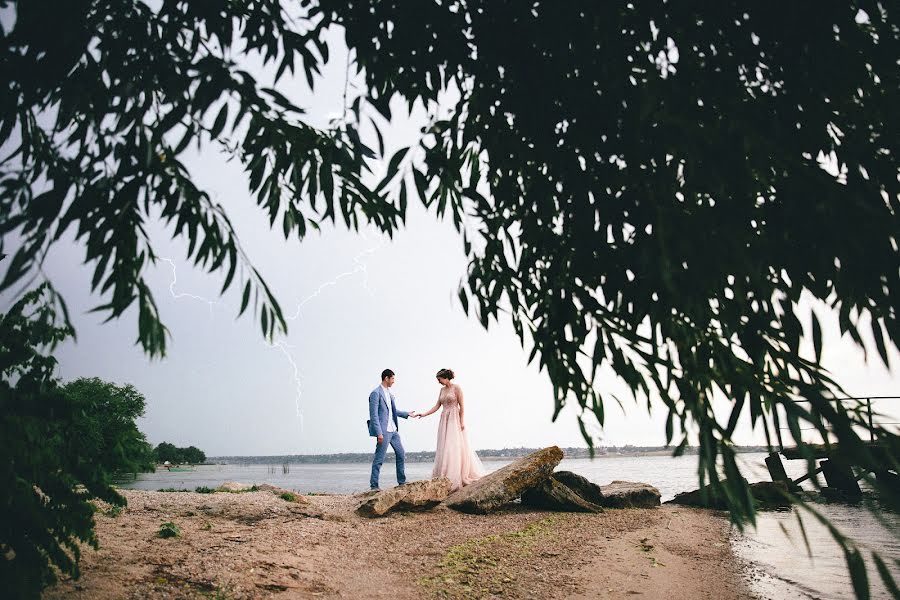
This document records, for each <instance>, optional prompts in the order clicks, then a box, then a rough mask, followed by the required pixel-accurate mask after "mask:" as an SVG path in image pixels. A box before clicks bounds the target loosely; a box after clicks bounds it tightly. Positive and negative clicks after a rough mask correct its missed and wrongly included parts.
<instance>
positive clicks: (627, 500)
mask: <svg viewBox="0 0 900 600" xmlns="http://www.w3.org/2000/svg"><path fill="white" fill-rule="evenodd" d="M600 491H601V492H602V493H603V506H605V507H607V508H653V507H654V506H659V496H660V494H659V490H658V489H656V488H655V487H653V486H652V485H650V484H648V483H637V482H633V481H613V482H612V483H610V484H609V485H601V486H600Z"/></svg>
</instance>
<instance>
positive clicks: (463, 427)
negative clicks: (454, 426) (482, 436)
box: [459, 423, 466, 431]
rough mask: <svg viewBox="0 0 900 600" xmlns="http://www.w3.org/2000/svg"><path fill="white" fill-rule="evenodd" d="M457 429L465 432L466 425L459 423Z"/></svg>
mask: <svg viewBox="0 0 900 600" xmlns="http://www.w3.org/2000/svg"><path fill="white" fill-rule="evenodd" d="M459 428H460V429H462V430H463V431H465V430H466V424H465V423H460V424H459Z"/></svg>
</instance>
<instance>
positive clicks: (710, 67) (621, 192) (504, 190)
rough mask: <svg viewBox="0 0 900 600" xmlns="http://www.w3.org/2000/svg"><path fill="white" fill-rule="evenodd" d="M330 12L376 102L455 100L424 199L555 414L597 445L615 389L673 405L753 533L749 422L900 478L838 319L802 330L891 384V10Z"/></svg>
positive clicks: (714, 481)
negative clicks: (591, 426)
mask: <svg viewBox="0 0 900 600" xmlns="http://www.w3.org/2000/svg"><path fill="white" fill-rule="evenodd" d="M323 5H325V6H326V7H327V9H328V12H329V13H330V14H331V15H332V16H333V18H334V19H335V21H336V22H338V23H340V24H341V25H342V26H343V27H344V28H345V29H346V39H347V44H348V46H349V47H350V48H351V49H354V50H355V51H356V53H357V56H358V57H359V61H360V62H361V63H362V64H363V65H364V67H365V69H366V82H367V87H368V89H369V90H373V91H377V95H378V96H379V97H387V98H391V97H394V96H397V97H401V98H403V99H404V100H406V101H407V102H409V103H410V104H412V103H413V102H415V101H416V100H422V101H424V102H428V101H434V99H435V98H437V96H438V94H439V93H441V92H442V91H445V90H448V89H455V90H457V91H458V92H459V95H460V99H459V101H458V103H457V104H456V105H455V107H454V108H453V109H452V110H451V111H450V114H449V116H448V117H447V118H443V119H441V120H437V121H435V122H434V123H432V125H431V126H430V128H428V129H427V130H426V131H425V135H424V137H423V140H422V142H421V147H422V150H423V151H424V153H425V160H424V164H422V165H418V166H417V168H416V172H414V173H413V174H412V175H413V179H414V181H415V183H416V187H417V189H418V191H419V194H420V196H421V198H422V200H423V201H424V202H425V203H426V204H427V205H436V206H437V212H438V214H443V213H444V212H445V211H449V212H450V213H451V214H452V215H453V217H454V220H455V222H456V223H457V226H458V227H459V224H460V223H461V222H462V221H463V220H464V219H465V218H468V219H469V220H470V221H471V222H472V223H474V226H473V227H471V228H467V231H466V238H465V239H464V244H465V249H466V252H467V253H469V254H470V257H471V263H470V268H469V274H468V280H467V281H466V284H465V286H462V287H461V289H460V292H459V296H460V301H461V303H462V305H463V307H464V309H466V310H467V311H468V309H469V305H470V303H473V302H472V299H474V308H475V310H476V312H477V314H478V317H479V319H480V320H481V322H482V323H483V324H484V325H485V327H487V326H488V324H489V322H490V320H491V319H492V318H493V319H496V318H498V316H499V314H500V313H501V312H502V313H505V314H507V315H508V316H509V318H510V319H511V320H512V323H513V325H514V327H515V329H516V331H517V333H518V335H519V337H520V339H521V340H522V343H523V347H524V346H525V344H526V337H527V338H529V339H528V342H529V343H530V345H532V348H533V349H532V351H531V358H532V359H534V358H538V361H539V364H540V365H541V367H542V368H546V370H547V372H548V374H549V376H550V378H551V380H552V382H553V385H554V390H555V403H556V413H555V414H559V411H560V410H561V409H562V407H563V406H564V405H565V404H566V403H567V402H570V401H572V400H574V401H576V402H577V403H578V405H579V406H580V407H581V409H582V411H583V413H582V414H593V416H594V417H595V418H596V420H597V421H598V422H599V423H600V425H602V424H603V423H604V418H605V408H606V405H607V404H608V402H609V400H615V401H617V402H619V403H620V404H621V402H620V400H619V399H618V398H615V397H614V396H612V394H611V393H610V392H608V391H606V390H604V389H603V387H601V383H600V379H598V377H600V375H601V374H603V373H604V372H608V371H612V372H614V373H615V374H616V375H617V376H618V377H619V378H620V379H621V380H622V381H623V382H624V383H625V384H626V385H627V387H628V388H629V389H630V390H631V393H632V394H633V396H634V398H635V399H636V400H644V401H646V402H647V405H648V409H649V407H650V404H651V402H657V401H659V402H661V403H663V404H664V405H665V407H666V408H667V411H668V421H667V425H666V436H667V441H668V442H669V443H673V444H677V447H676V451H675V452H676V454H679V453H681V452H682V451H683V450H684V448H685V447H686V445H687V444H688V441H689V436H690V435H692V434H696V435H698V436H699V442H700V457H701V460H700V473H699V475H700V484H701V486H703V484H704V483H705V482H706V481H709V482H710V486H709V491H710V493H712V494H713V495H715V496H716V497H718V498H723V499H724V500H725V501H726V504H727V505H728V507H729V508H730V509H731V513H732V516H733V518H734V519H735V521H736V522H737V523H738V524H740V523H741V522H742V521H743V520H745V519H750V520H752V519H753V514H754V509H753V500H752V496H751V494H750V493H749V490H748V488H747V485H746V482H745V481H744V479H743V477H742V476H741V473H740V469H739V468H738V464H737V461H736V458H735V451H734V447H733V443H732V441H731V440H732V436H733V434H734V432H735V428H736V427H737V425H738V423H739V422H740V421H741V420H742V419H744V418H747V417H748V416H749V418H750V420H751V421H752V423H753V425H754V427H755V428H759V429H762V430H763V431H764V432H765V435H766V438H767V440H768V443H769V447H770V448H771V447H777V446H779V445H781V444H783V443H784V440H783V436H782V432H783V431H784V432H785V436H784V437H785V438H787V432H789V433H790V437H791V438H793V441H794V442H795V443H798V444H801V445H802V440H803V436H802V431H803V430H806V429H815V430H816V431H817V432H818V433H819V434H820V435H821V436H822V437H823V438H824V439H826V440H828V441H829V442H830V443H834V442H836V443H838V444H840V447H841V452H842V456H844V457H846V458H847V459H848V460H849V461H850V462H851V463H852V464H854V465H856V466H858V467H861V468H862V469H863V470H864V471H879V470H885V469H889V470H893V471H894V472H895V473H896V472H900V463H898V457H900V453H898V450H900V439H898V437H897V435H896V434H895V433H893V431H890V430H886V429H885V428H884V427H882V426H880V425H878V424H877V422H876V423H875V424H874V425H871V424H870V423H868V422H867V421H866V420H865V419H864V418H863V416H862V411H861V410H860V408H859V407H858V406H857V407H854V406H852V405H851V406H849V407H848V406H847V405H844V404H841V403H835V402H833V401H832V400H833V399H834V398H835V397H836V396H838V395H841V390H840V388H839V386H838V385H837V384H836V383H835V381H834V380H833V379H832V378H831V376H830V375H829V374H828V373H826V372H824V370H823V369H822V367H821V366H820V359H821V353H822V328H821V325H820V323H819V320H818V317H817V315H816V314H815V313H813V314H812V315H810V316H811V320H812V324H811V327H810V328H809V329H807V332H806V335H804V331H803V327H802V326H801V321H800V319H801V318H804V317H806V316H807V313H806V311H808V308H806V309H804V308H803V307H804V306H808V304H801V297H803V298H804V302H806V301H808V300H818V301H821V302H824V303H826V304H827V305H828V306H830V307H831V308H832V309H833V311H834V314H835V315H836V316H837V317H838V320H839V323H840V329H841V332H842V333H846V334H849V335H850V336H851V337H852V338H853V339H854V340H855V341H856V342H857V344H859V346H860V348H862V350H863V351H865V346H864V344H863V342H862V335H861V334H860V328H861V327H866V328H868V329H870V330H871V334H872V337H873V339H874V342H875V347H876V349H877V351H878V354H879V356H880V358H881V360H882V361H883V362H884V363H885V364H886V365H887V364H888V353H887V348H888V346H889V345H892V346H894V347H895V348H896V347H897V346H898V342H900V316H898V313H897V306H898V304H897V300H896V298H897V297H898V295H900V249H898V243H900V242H898V238H897V232H898V231H900V178H898V172H900V165H898V160H897V157H898V153H900V146H898V141H900V138H898V136H897V131H900V128H898V122H897V111H896V106H898V105H900V70H898V69H897V57H898V56H900V29H898V27H897V25H896V17H897V15H896V14H894V13H896V10H894V9H895V8H896V7H889V6H888V5H887V4H885V3H879V2H868V1H855V2H844V3H840V4H830V5H821V4H816V5H815V6H813V5H810V4H802V3H801V4H793V5H784V4H779V5H774V4H769V5H752V6H749V5H747V4H746V3H739V2H718V3H716V4H715V5H714V6H712V5H703V6H702V7H701V6H699V5H694V4H685V3H680V2H676V3H672V2H640V3H629V4H599V5H598V4H587V3H582V2H566V3H543V2H537V3H515V2H496V1H490V2H488V1H479V0H476V1H474V2H448V3H435V4H433V5H429V6H428V7H427V8H422V7H420V6H417V7H416V10H412V9H408V8H406V7H404V6H403V5H401V4H398V3H396V2H381V1H376V0H357V1H354V2H351V3H346V2H328V1H327V0H325V1H323ZM472 229H474V230H475V233H474V237H476V238H478V240H477V241H478V242H479V243H478V244H476V248H478V249H477V250H474V251H473V250H472V246H471V245H470V243H471V241H472V240H471V238H472V237H473V233H472ZM479 246H480V247H479ZM810 338H811V339H812V341H813V347H814V356H809V355H808V354H805V353H804V351H803V348H802V346H801V341H802V340H803V339H810ZM715 397H719V398H722V399H725V400H730V401H731V402H732V408H731V411H730V414H728V415H727V416H726V417H725V418H724V419H723V418H722V417H720V416H718V415H717V414H716V413H715V412H714V411H713V402H712V401H713V398H715ZM801 398H802V399H804V400H805V401H806V402H805V403H797V402H796V400H798V399H801ZM868 430H872V431H871V433H873V434H874V435H875V436H877V437H878V438H879V439H880V440H881V442H882V443H883V445H884V446H885V447H886V448H888V452H887V453H886V456H887V457H888V458H889V464H887V465H885V464H880V463H879V461H878V460H877V459H876V457H875V455H873V453H872V452H870V451H869V450H868V448H867V447H866V446H865V445H864V443H863V442H862V439H861V437H860V433H861V432H866V435H865V437H866V438H868V435H869V433H870V431H868ZM582 432H583V433H584V436H585V439H586V440H588V442H591V439H590V436H589V435H588V432H587V429H586V428H585V427H584V424H583V421H582ZM810 465H811V468H812V462H810ZM872 483H873V485H875V486H876V487H877V488H878V489H879V491H880V492H882V494H883V495H884V497H885V501H886V502H887V503H888V504H889V505H890V506H892V507H895V508H896V507H898V506H900V496H898V494H897V490H895V489H892V488H890V487H889V486H884V485H882V484H881V483H879V482H875V481H872ZM838 541H840V542H841V543H842V545H843V544H844V540H843V538H840V539H839V540H838ZM845 548H846V549H847V552H848V564H849V565H850V566H851V567H853V565H854V564H855V562H854V561H855V560H856V559H854V561H851V560H850V558H851V557H854V556H856V557H858V551H857V550H855V549H854V548H853V547H852V545H847V546H845ZM860 560H861V559H860ZM852 571H853V573H854V580H855V581H857V582H858V581H859V579H858V569H855V570H854V569H852ZM862 576H863V577H864V576H865V574H864V573H863V575H862Z"/></svg>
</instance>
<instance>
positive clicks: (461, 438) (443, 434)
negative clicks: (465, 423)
mask: <svg viewBox="0 0 900 600" xmlns="http://www.w3.org/2000/svg"><path fill="white" fill-rule="evenodd" d="M438 402H440V404H441V409H442V410H441V421H440V423H438V437H437V450H436V451H435V453H434V470H433V471H432V473H431V476H432V478H434V477H446V478H447V479H449V480H450V483H451V488H450V489H451V490H458V489H459V488H461V487H463V486H465V485H469V484H470V483H472V482H473V481H475V480H476V479H478V478H480V477H482V476H483V475H484V466H482V464H481V459H479V458H478V455H477V454H475V452H474V451H472V450H471V449H470V448H469V438H468V436H467V435H466V432H465V430H463V429H462V427H461V426H460V420H459V400H458V399H457V397H456V389H455V388H454V387H453V386H449V387H444V388H441V393H440V395H439V396H438Z"/></svg>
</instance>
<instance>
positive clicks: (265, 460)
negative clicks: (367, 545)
mask: <svg viewBox="0 0 900 600" xmlns="http://www.w3.org/2000/svg"><path fill="white" fill-rule="evenodd" d="M537 450H539V448H525V447H519V448H500V449H487V450H478V451H477V453H478V456H480V457H481V458H499V459H503V458H519V457H521V456H525V455H528V454H531V453H532V452H535V451H537ZM698 450H699V449H698V447H697V446H687V447H685V450H684V454H693V455H696V454H697V453H698ZM562 451H563V453H564V454H565V457H566V458H590V457H591V449H590V448H585V447H570V448H563V449H562ZM659 452H666V453H671V452H672V447H671V446H632V445H631V444H627V445H625V446H598V447H596V448H594V456H605V455H608V454H625V455H642V454H651V453H659ZM735 452H738V453H743V452H767V450H766V447H765V446H735ZM209 460H210V462H214V463H225V464H290V463H294V464H331V463H358V462H368V461H370V460H372V455H371V453H367V452H344V453H340V454H293V455H290V454H289V455H280V456H213V457H210V459H209ZM432 460H434V452H433V451H422V452H407V453H406V462H430V461H432Z"/></svg>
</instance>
